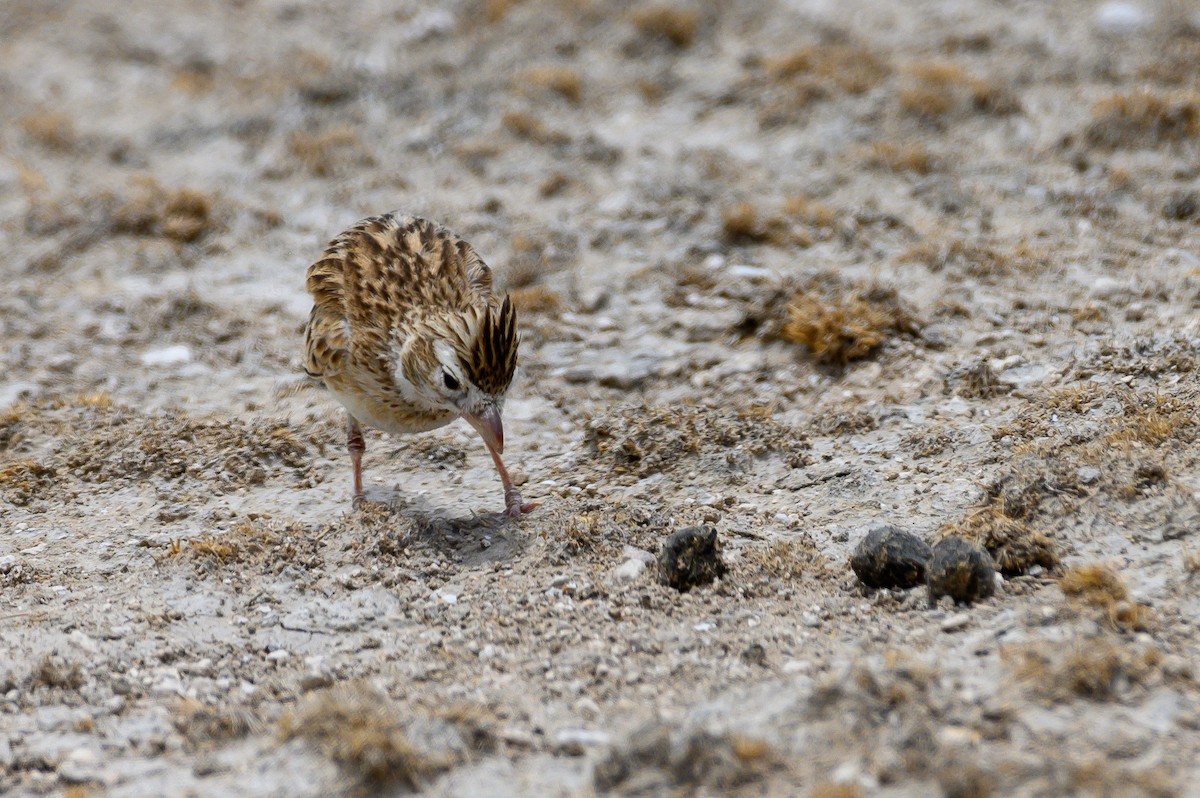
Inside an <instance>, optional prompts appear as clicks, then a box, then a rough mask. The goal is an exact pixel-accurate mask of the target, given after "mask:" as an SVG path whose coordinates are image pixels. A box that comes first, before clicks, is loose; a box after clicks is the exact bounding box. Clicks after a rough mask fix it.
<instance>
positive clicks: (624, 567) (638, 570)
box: [614, 560, 646, 582]
mask: <svg viewBox="0 0 1200 798" xmlns="http://www.w3.org/2000/svg"><path fill="white" fill-rule="evenodd" d="M645 572H646V562H645V561H644V560H626V561H625V562H623V563H621V564H620V565H618V566H617V569H616V571H615V572H614V575H615V576H616V577H617V581H619V582H636V581H638V580H639V579H641V578H642V574H643V573H645Z"/></svg>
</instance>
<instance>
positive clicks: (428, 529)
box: [409, 508, 522, 565]
mask: <svg viewBox="0 0 1200 798" xmlns="http://www.w3.org/2000/svg"><path fill="white" fill-rule="evenodd" d="M409 512H410V518H411V519H412V521H413V523H414V525H415V529H414V532H413V537H414V538H415V539H416V540H418V541H420V542H421V543H422V544H424V545H426V546H429V547H430V548H432V549H434V550H435V551H438V552H440V553H442V554H445V555H447V556H449V557H452V558H453V559H455V560H457V561H459V562H461V563H462V564H463V565H486V564H489V563H497V562H508V561H511V560H512V559H514V558H515V557H516V555H517V554H518V553H519V552H520V550H521V548H522V537H521V535H520V531H519V529H520V528H519V526H518V524H517V522H516V520H515V519H513V518H509V517H508V516H505V515H501V514H499V513H487V512H484V513H472V514H471V515H466V516H460V517H458V518H450V517H447V516H446V515H445V514H444V513H439V512H438V511H437V510H433V509H416V508H413V509H411V510H410V511H409Z"/></svg>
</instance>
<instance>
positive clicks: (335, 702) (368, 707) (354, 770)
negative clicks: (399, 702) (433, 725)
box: [279, 685, 450, 790]
mask: <svg viewBox="0 0 1200 798" xmlns="http://www.w3.org/2000/svg"><path fill="white" fill-rule="evenodd" d="M279 730H280V735H281V736H282V737H283V739H285V740H293V739H297V738H299V739H303V740H306V741H308V742H309V743H310V744H312V745H313V746H315V747H316V748H317V749H318V750H320V751H321V752H322V753H323V754H324V755H325V756H327V757H329V758H330V759H331V760H333V761H334V762H336V763H337V764H338V765H339V766H340V767H341V768H342V769H343V770H344V771H345V772H346V773H347V774H349V775H350V776H352V777H354V778H356V779H357V780H359V781H360V782H362V783H363V784H365V785H368V786H371V787H374V788H385V787H390V786H399V787H404V788H407V789H410V790H414V789H417V788H418V787H419V786H420V785H421V784H422V783H423V782H424V781H426V780H427V779H428V778H429V777H430V776H432V775H434V774H436V773H437V772H439V771H441V770H444V769H445V768H447V767H448V766H449V764H450V763H448V762H444V761H442V760H440V759H434V758H432V757H430V756H428V755H426V754H424V753H422V752H421V751H419V750H418V749H417V748H415V747H414V746H413V745H412V743H411V742H410V741H409V739H408V735H407V734H406V733H405V730H404V726H403V724H402V723H401V721H400V718H399V716H398V714H397V713H396V711H395V710H394V709H393V708H392V707H391V705H390V702H388V700H387V698H386V697H385V696H383V695H380V694H378V693H376V692H375V691H374V690H372V689H370V688H368V687H365V686H362V685H346V686H343V687H335V688H332V689H329V690H323V691H321V692H319V693H317V694H314V695H313V696H312V697H311V698H310V699H309V700H308V701H307V702H306V703H305V705H304V706H303V707H301V708H300V709H299V710H298V711H297V712H295V713H292V714H289V715H286V716H284V718H283V719H282V720H281V721H280V724H279Z"/></svg>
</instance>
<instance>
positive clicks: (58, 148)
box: [21, 110, 79, 153]
mask: <svg viewBox="0 0 1200 798" xmlns="http://www.w3.org/2000/svg"><path fill="white" fill-rule="evenodd" d="M21 130H23V131H24V132H25V135H26V136H29V138H31V139H33V140H34V141H35V142H37V143H38V145H39V146H41V147H44V148H45V149H47V150H49V151H51V152H56V153H67V152H73V151H75V150H77V149H78V148H79V135H78V133H76V131H75V124H74V123H73V122H72V121H71V119H70V117H68V116H66V115H65V114H60V113H55V112H54V111H46V110H41V111H35V112H34V113H32V114H30V115H29V116H27V117H25V118H24V119H22V120H21Z"/></svg>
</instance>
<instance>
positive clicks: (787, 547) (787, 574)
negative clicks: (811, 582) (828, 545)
mask: <svg viewBox="0 0 1200 798" xmlns="http://www.w3.org/2000/svg"><path fill="white" fill-rule="evenodd" d="M742 561H743V562H745V563H746V564H748V565H750V566H752V567H754V568H756V569H761V570H762V571H763V572H764V573H766V574H767V575H768V576H770V577H771V578H773V579H782V580H784V581H785V582H796V581H799V580H800V579H801V578H803V577H804V576H805V575H806V574H807V575H811V574H814V573H817V574H819V573H821V572H822V571H823V570H824V569H825V565H826V560H825V557H824V555H822V554H821V552H820V550H819V549H818V548H817V545H816V544H815V543H814V542H813V540H812V538H810V537H808V536H807V535H805V536H804V537H802V538H799V539H794V540H777V541H775V542H774V543H772V544H771V545H770V546H768V547H766V548H756V549H750V550H748V551H746V553H745V554H744V555H743V556H742Z"/></svg>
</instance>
